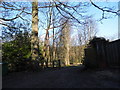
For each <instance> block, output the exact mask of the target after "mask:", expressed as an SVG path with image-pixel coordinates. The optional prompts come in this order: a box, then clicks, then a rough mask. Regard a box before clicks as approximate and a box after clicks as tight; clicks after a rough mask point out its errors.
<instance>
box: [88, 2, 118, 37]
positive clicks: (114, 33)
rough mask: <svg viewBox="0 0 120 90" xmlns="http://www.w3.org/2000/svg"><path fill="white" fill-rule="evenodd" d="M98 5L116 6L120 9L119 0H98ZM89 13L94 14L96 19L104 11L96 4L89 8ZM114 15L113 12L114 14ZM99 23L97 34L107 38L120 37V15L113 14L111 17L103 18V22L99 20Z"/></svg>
mask: <svg viewBox="0 0 120 90" xmlns="http://www.w3.org/2000/svg"><path fill="white" fill-rule="evenodd" d="M96 4H97V5H99V6H101V7H104V6H106V5H107V6H110V7H112V6H115V8H116V10H118V2H108V3H106V2H96ZM89 14H93V15H94V16H93V17H94V19H96V20H97V19H99V18H100V17H101V15H102V11H100V10H98V9H97V8H95V7H94V6H91V7H90V8H89ZM112 15H113V14H112ZM97 25H98V33H97V36H100V37H105V38H107V39H117V38H118V16H115V15H114V16H113V17H111V18H109V19H105V20H102V23H101V22H97Z"/></svg>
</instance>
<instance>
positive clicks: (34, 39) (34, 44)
mask: <svg viewBox="0 0 120 90" xmlns="http://www.w3.org/2000/svg"><path fill="white" fill-rule="evenodd" d="M38 55H39V41H38V1H37V0H34V2H32V36H31V59H32V64H33V69H37V68H38V66H39V64H38V62H37V58H38Z"/></svg>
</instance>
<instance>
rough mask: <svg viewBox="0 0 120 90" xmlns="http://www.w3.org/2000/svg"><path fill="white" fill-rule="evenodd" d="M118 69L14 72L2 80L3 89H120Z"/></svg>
mask: <svg viewBox="0 0 120 90" xmlns="http://www.w3.org/2000/svg"><path fill="white" fill-rule="evenodd" d="M119 76H120V72H119V70H118V69H106V70H90V69H87V70H83V66H71V67H63V68H61V69H58V68H54V69H46V70H43V71H41V72H14V73H9V74H8V75H6V76H4V77H3V78H2V86H3V87H2V88H120V79H119Z"/></svg>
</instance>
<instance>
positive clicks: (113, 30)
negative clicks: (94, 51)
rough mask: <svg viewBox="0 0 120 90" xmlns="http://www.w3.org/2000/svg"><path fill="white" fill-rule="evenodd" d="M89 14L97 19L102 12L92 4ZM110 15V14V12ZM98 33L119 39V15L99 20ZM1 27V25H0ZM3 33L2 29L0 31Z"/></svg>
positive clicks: (104, 4)
mask: <svg viewBox="0 0 120 90" xmlns="http://www.w3.org/2000/svg"><path fill="white" fill-rule="evenodd" d="M95 4H97V5H99V6H101V7H104V6H109V7H111V6H115V8H116V10H117V9H118V2H95ZM88 15H93V18H94V19H95V20H98V19H100V18H101V17H102V16H101V15H102V12H101V11H100V10H98V9H97V8H95V7H94V6H91V7H90V8H88ZM108 15H109V14H108ZM97 27H98V33H97V36H100V37H105V38H107V39H117V38H118V16H115V17H112V18H110V19H106V20H102V24H101V22H97ZM0 28H1V25H0ZM0 33H1V31H0Z"/></svg>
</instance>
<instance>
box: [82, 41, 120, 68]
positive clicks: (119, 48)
mask: <svg viewBox="0 0 120 90" xmlns="http://www.w3.org/2000/svg"><path fill="white" fill-rule="evenodd" d="M84 64H85V65H86V66H88V67H115V66H120V39H119V40H115V41H112V42H108V41H106V40H100V39H98V40H96V41H94V43H93V44H92V45H91V46H90V47H88V48H86V49H85V62H84Z"/></svg>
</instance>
